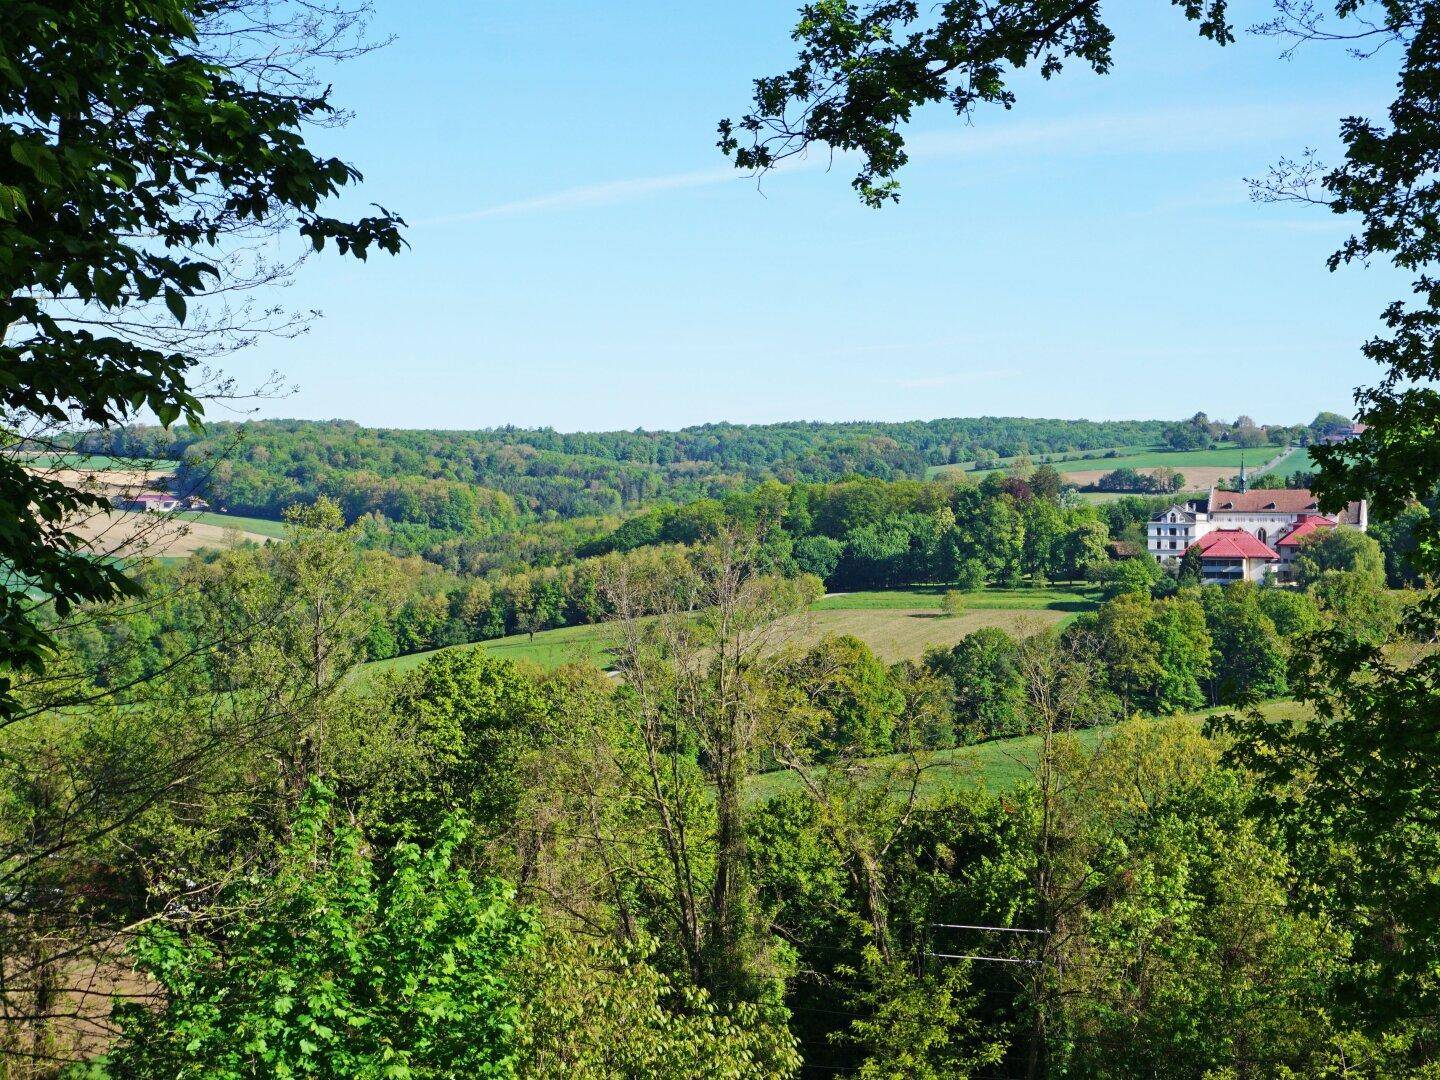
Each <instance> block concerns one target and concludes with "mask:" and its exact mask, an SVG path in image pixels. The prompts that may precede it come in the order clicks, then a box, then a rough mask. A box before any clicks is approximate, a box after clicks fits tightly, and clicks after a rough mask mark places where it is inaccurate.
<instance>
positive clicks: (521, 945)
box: [3, 467, 1440, 1077]
mask: <svg viewBox="0 0 1440 1080" xmlns="http://www.w3.org/2000/svg"><path fill="white" fill-rule="evenodd" d="M1152 508H1153V500H1146V499H1139V498H1136V499H1126V500H1122V501H1119V502H1116V503H1111V504H1107V505H1102V506H1094V505H1090V504H1088V503H1085V502H1083V501H1081V500H1079V499H1078V498H1077V497H1076V496H1074V495H1073V494H1069V493H1066V492H1065V491H1063V490H1061V489H1060V488H1059V487H1058V486H1056V485H1054V484H1053V482H1052V481H1051V480H1050V479H1049V477H1048V474H1047V473H1046V472H1045V471H1044V470H1043V467H1042V469H1032V470H1030V471H1029V472H1028V473H1023V472H1022V474H1015V473H1010V474H994V475H992V476H988V477H986V478H985V479H984V480H983V481H981V482H978V483H977V482H975V481H974V480H972V479H969V478H966V477H963V476H961V477H947V478H942V479H938V480H935V481H911V480H901V481H884V480H878V479H854V480H847V481H842V482H838V483H830V484H794V485H786V484H781V483H778V482H775V481H767V482H764V483H761V484H758V485H753V486H751V487H749V488H747V489H746V490H743V491H740V492H737V493H734V494H731V495H729V496H727V497H725V498H723V499H709V500H704V499H702V500H697V501H694V502H690V503H687V504H683V505H675V504H664V505H658V506H656V507H655V508H653V509H650V510H643V511H641V512H639V513H636V514H633V515H632V516H629V517H628V518H626V519H625V520H624V521H623V522H622V523H621V524H619V525H616V526H613V527H609V528H605V529H602V530H601V531H600V532H599V533H597V534H596V535H592V536H589V537H587V538H586V539H585V540H584V541H583V542H580V543H577V544H573V545H571V548H570V550H569V551H568V553H566V554H565V555H564V557H563V558H558V557H557V559H556V560H555V565H552V566H548V567H540V568H534V569H528V570H500V569H492V570H490V571H488V572H487V573H485V574H484V575H483V576H475V575H471V574H466V573H463V572H457V571H454V570H449V569H446V568H444V567H442V566H440V565H437V564H436V563H432V562H428V561H426V560H424V559H420V558H418V557H415V556H413V555H403V554H402V555H397V554H393V553H392V552H391V551H389V550H387V549H386V545H385V544H383V543H377V542H376V537H377V529H376V522H375V521H374V520H373V518H367V517H364V516H362V517H361V518H360V519H357V520H354V521H350V522H348V523H347V520H346V516H345V514H344V513H343V512H342V509H341V507H340V505H339V503H337V502H336V501H334V500H332V499H330V498H329V497H327V496H320V497H318V498H317V499H316V500H315V501H314V502H312V503H309V504H296V505H294V506H293V507H291V508H290V509H289V510H288V512H287V514H286V517H287V520H288V521H289V523H290V532H289V535H288V537H287V538H286V539H284V540H280V541H274V542H271V543H268V544H265V545H263V546H262V545H258V544H253V543H252V544H242V545H239V546H237V547H235V548H232V549H231V550H228V551H224V552H220V551H215V552H209V553H201V554H200V555H197V556H195V557H193V558H191V559H188V560H183V561H178V562H171V563H166V562H163V561H156V562H153V563H150V564H147V565H146V566H145V567H144V568H143V569H141V570H140V578H139V580H140V581H141V583H142V584H143V585H144V592H143V595H142V596H140V597H138V598H135V599H129V600H122V601H119V602H116V603H111V604H106V605H89V606H86V607H82V608H80V609H77V610H76V611H74V612H72V613H71V614H70V615H68V616H67V617H64V618H59V617H56V618H55V620H54V622H53V624H52V626H51V627H50V630H51V632H52V633H53V634H54V636H55V639H56V640H57V642H59V643H60V651H59V655H58V656H57V657H56V658H55V659H54V660H52V661H51V662H50V663H49V664H47V666H46V669H45V671H44V672H43V674H38V675H35V676H32V677H30V678H27V679H25V680H23V681H22V682H21V683H20V684H19V686H18V699H19V702H20V711H19V712H18V713H17V715H16V717H15V719H14V720H13V721H12V722H11V723H10V724H9V725H8V726H7V727H6V728H5V731H4V734H3V744H4V750H5V753H4V756H3V761H4V763H5V768H4V773H3V782H4V795H5V798H4V802H3V806H4V808H5V809H4V817H3V822H4V825H3V827H4V836H5V844H6V861H5V863H4V872H5V874H6V877H7V879H8V880H7V883H6V895H7V896H8V897H9V905H10V910H11V912H12V917H11V920H10V921H9V922H8V923H7V924H6V932H7V937H8V941H7V949H8V950H9V951H8V953H7V955H8V956H9V957H11V958H12V959H11V963H10V966H9V968H8V969H7V988H6V989H7V995H6V998H5V1000H6V1002H7V1008H8V1010H9V1011H8V1012H7V1015H6V1017H5V1026H4V1036H5V1040H6V1043H5V1048H6V1050H7V1051H8V1054H7V1057H6V1060H7V1062H8V1067H9V1069H10V1071H11V1073H12V1074H13V1075H17V1076H19V1075H29V1074H32V1073H33V1074H37V1075H48V1074H51V1073H53V1072H55V1071H56V1070H57V1069H59V1070H61V1071H63V1072H64V1074H65V1075H73V1076H85V1077H102V1076H104V1077H124V1076H134V1077H142V1076H143V1077H149V1076H157V1075H177V1076H182V1075H196V1076H199V1075H206V1076H214V1075H256V1074H257V1072H258V1073H260V1074H267V1075H272V1074H273V1075H279V1074H284V1073H285V1071H288V1072H289V1073H290V1074H293V1075H321V1076H337V1077H338V1076H353V1075H364V1074H366V1073H367V1071H371V1070H375V1069H378V1068H381V1067H382V1063H383V1068H390V1069H392V1072H391V1075H410V1076H458V1075H517V1076H555V1077H560V1076H566V1077H573V1076H595V1077H601V1076H651V1075H660V1076H676V1077H681V1076H695V1075H722V1076H735V1077H741V1076H746V1077H748V1076H761V1075H768V1076H785V1075H792V1074H796V1073H797V1072H804V1073H806V1074H807V1075H817V1076H818V1075H833V1074H836V1073H837V1072H844V1073H853V1074H855V1075H862V1076H935V1077H942V1076H943V1077H955V1076H959V1077H964V1076H974V1077H988V1076H1002V1075H1003V1076H1021V1075H1027V1076H1033V1075H1073V1076H1138V1075H1162V1074H1163V1075H1167V1076H1197V1077H1201V1076H1207V1077H1208V1076H1242V1075H1243V1076H1257V1077H1258V1076H1276V1075H1297V1076H1299V1075H1304V1076H1324V1075H1341V1074H1350V1075H1353V1074H1356V1073H1357V1072H1358V1073H1360V1074H1364V1075H1395V1076H1402V1075H1406V1076H1408V1075H1418V1074H1419V1071H1423V1069H1425V1068H1428V1067H1430V1063H1433V1062H1434V1061H1435V1060H1436V1055H1437V1053H1440V1046H1437V1044H1436V1040H1435V1038H1434V1031H1435V1027H1434V1025H1433V1024H1432V1023H1431V1022H1430V1017H1429V1015H1428V1013H1427V1010H1429V1009H1430V1008H1431V1005H1430V1004H1428V1003H1431V1002H1433V1001H1434V997H1433V995H1434V994H1435V991H1436V985H1435V983H1434V981H1433V971H1432V968H1431V967H1430V961H1429V955H1430V954H1429V952H1428V950H1430V949H1432V948H1434V942H1433V941H1432V940H1431V939H1430V937H1429V931H1428V930H1424V931H1420V932H1418V933H1417V932H1416V930H1417V929H1418V928H1419V927H1420V926H1421V925H1422V924H1423V921H1424V920H1423V918H1422V921H1421V922H1416V921H1413V920H1415V919H1416V918H1421V913H1422V912H1424V911H1426V910H1428V909H1426V908H1424V907H1423V906H1419V907H1417V906H1415V905H1423V903H1424V899H1423V896H1422V895H1421V894H1419V893H1415V892H1401V891H1398V890H1397V891H1396V892H1395V893H1393V894H1391V896H1392V897H1393V900H1394V905H1393V906H1390V905H1386V906H1383V907H1376V906H1374V905H1373V903H1371V902H1360V901H1359V897H1358V896H1357V893H1356V891H1355V890H1356V884H1357V876H1358V875H1359V874H1361V873H1362V871H1363V867H1362V865H1361V864H1360V863H1358V862H1357V860H1356V857H1355V850H1354V848H1353V847H1352V846H1351V844H1350V843H1348V842H1347V843H1344V844H1341V843H1336V842H1333V841H1332V840H1326V839H1325V837H1326V833H1325V832H1324V831H1323V830H1320V831H1318V832H1317V831H1316V830H1317V828H1318V827H1319V825H1321V824H1323V819H1322V820H1321V821H1318V822H1317V819H1316V814H1317V812H1318V806H1317V802H1318V799H1317V797H1316V796H1314V795H1313V794H1312V793H1313V792H1315V791H1316V789H1317V781H1316V778H1315V776H1314V774H1313V771H1312V768H1311V767H1310V766H1308V765H1304V764H1302V762H1303V761H1304V760H1305V759H1304V758H1303V757H1302V756H1301V755H1302V754H1303V751H1302V750H1301V749H1300V748H1298V747H1291V746H1290V744H1289V743H1288V742H1286V741H1284V740H1283V739H1282V740H1281V741H1279V742H1277V737H1278V736H1279V735H1280V734H1281V733H1284V738H1285V739H1289V738H1295V737H1300V736H1302V735H1303V734H1304V733H1305V732H1313V731H1315V730H1317V729H1318V728H1323V727H1326V726H1328V725H1339V724H1347V723H1349V724H1366V723H1369V722H1370V718H1371V714H1370V712H1369V710H1370V709H1371V708H1372V707H1373V706H1372V703H1371V702H1368V701H1367V700H1364V699H1363V698H1362V699H1358V700H1357V699H1355V698H1353V697H1351V696H1348V695H1343V694H1339V693H1337V692H1336V687H1337V686H1340V685H1343V684H1341V683H1338V682H1337V681H1336V680H1335V678H1334V671H1333V666H1334V665H1335V664H1337V663H1339V662H1341V660H1340V659H1339V658H1340V657H1341V656H1344V657H1345V658H1346V660H1345V661H1344V662H1346V663H1362V664H1367V665H1392V664H1393V665H1396V667H1395V668H1394V673H1395V677H1405V676H1404V672H1406V671H1407V670H1409V667H1408V666H1409V665H1410V664H1411V663H1412V662H1413V660H1414V659H1415V658H1416V657H1421V656H1424V655H1427V654H1428V653H1429V651H1430V641H1431V637H1430V636H1429V635H1428V634H1427V633H1425V632H1424V631H1423V630H1422V629H1417V627H1416V625H1414V623H1413V620H1410V619H1408V617H1407V612H1410V611H1412V610H1413V607H1414V600H1415V599H1418V597H1419V596H1420V595H1421V594H1420V593H1418V592H1415V591H1413V590H1411V589H1409V588H1405V589H1398V590H1397V589H1395V588H1392V587H1390V586H1391V585H1401V586H1408V585H1413V584H1414V583H1415V580H1416V579H1415V578H1414V575H1413V572H1412V571H1405V570H1398V569H1397V568H1399V567H1403V566H1405V565H1406V563H1405V551H1406V545H1407V543H1408V542H1409V537H1410V534H1411V532H1412V531H1413V524H1414V523H1413V522H1410V523H1409V524H1407V521H1408V519H1406V520H1402V521H1400V522H1398V523H1397V522H1391V523H1381V524H1378V525H1377V526H1376V527H1375V529H1374V531H1373V537H1374V538H1372V536H1367V535H1365V534H1359V533H1352V532H1348V531H1341V530H1331V531H1329V532H1328V533H1321V534H1317V536H1315V537H1313V538H1310V539H1308V540H1307V544H1306V549H1305V551H1304V553H1303V555H1302V556H1301V560H1300V563H1299V566H1298V568H1297V569H1298V576H1299V580H1300V585H1299V587H1297V588H1278V587H1264V588H1260V587H1255V586H1252V585H1248V584H1240V585H1232V586H1227V587H1220V586H1204V587H1201V586H1200V585H1199V583H1198V580H1196V579H1193V578H1191V579H1187V577H1186V576H1185V573H1184V572H1183V571H1182V574H1181V576H1180V577H1178V578H1177V577H1175V576H1172V575H1169V574H1167V573H1165V572H1163V571H1162V570H1161V569H1160V567H1159V566H1158V564H1157V563H1155V562H1154V560H1152V559H1151V558H1150V557H1148V556H1146V555H1143V554H1141V555H1139V556H1132V555H1130V552H1131V551H1132V550H1133V546H1132V545H1131V544H1129V543H1127V541H1126V538H1127V537H1130V536H1133V535H1134V534H1135V530H1136V529H1137V528H1143V523H1144V522H1145V521H1146V520H1147V519H1148V517H1149V514H1150V512H1151V510H1152ZM1428 513H1429V510H1428V509H1427V508H1426V507H1425V506H1424V505H1422V504H1417V505H1416V506H1415V507H1413V508H1412V511H1411V514H1410V516H1411V517H1415V516H1417V515H1426V514H1428ZM537 527H543V525H537ZM381 531H382V532H383V530H381ZM1376 538H1378V539H1376ZM1387 574H1388V575H1389V577H1390V578H1391V581H1390V582H1388V583H1387ZM1407 575H1408V576H1407ZM1397 577H1398V578H1399V580H1397ZM1062 580H1064V581H1076V582H1086V583H1087V584H1086V585H1084V586H1082V587H1083V588H1084V589H1085V590H1086V595H1088V596H1089V597H1091V598H1092V600H1091V602H1090V603H1087V604H1085V605H1083V606H1084V608H1085V609H1086V610H1081V611H1078V612H1076V613H1074V614H1073V615H1072V616H1071V617H1069V618H1068V619H1066V620H1065V621H1063V622H1061V623H1059V624H1053V623H1052V624H1050V625H1049V626H1046V625H1043V624H1037V625H1034V626H1025V625H1024V624H1023V623H1021V624H1017V626H1016V627H1015V629H1014V632H1007V631H1006V630H1004V629H1000V628H996V627H987V628H982V629H980V630H976V631H974V632H972V633H970V634H968V635H967V636H965V637H964V638H963V639H962V640H961V641H960V642H959V643H958V644H957V645H955V646H954V647H950V648H932V649H931V650H929V651H928V652H926V653H925V654H924V655H923V656H916V657H914V658H913V659H911V660H906V661H902V662H899V663H895V664H886V663H884V662H882V661H881V660H879V659H878V658H877V657H876V656H875V655H874V653H873V652H872V650H871V649H870V648H869V647H867V645H866V644H865V643H864V642H862V641H860V640H857V639H856V638H853V637H833V636H832V637H826V638H823V639H822V640H820V641H818V643H817V642H814V641H813V640H810V639H808V638H805V637H803V636H802V635H801V634H800V633H799V627H800V626H801V623H802V622H803V619H804V618H805V612H806V611H807V609H808V608H809V607H810V606H811V605H812V604H814V603H815V601H816V600H817V599H818V598H819V597H820V596H821V595H822V594H823V593H824V592H825V590H826V589H827V588H830V589H886V588H894V587H898V586H904V585H914V584H917V583H926V584H933V585H942V586H945V587H947V588H949V589H951V590H952V593H953V594H954V595H955V596H960V597H972V598H979V597H983V596H984V595H985V591H986V589H987V587H989V586H993V585H1005V586H1009V587H1011V588H1018V589H1028V588H1032V587H1033V588H1036V589H1043V588H1044V587H1045V586H1046V585H1048V584H1050V583H1052V582H1057V581H1062ZM948 595H950V594H947V596H948ZM937 617H939V616H938V615H937ZM601 621H603V622H606V623H608V624H609V626H610V628H611V630H612V633H611V635H610V638H609V639H608V640H609V641H610V646H609V650H608V652H607V659H608V661H609V662H610V665H611V667H612V671H611V672H610V673H609V674H608V675H607V674H606V673H603V672H601V671H600V670H599V668H598V667H597V666H596V665H595V664H593V663H584V664H571V665H565V666H561V667H559V668H557V669H555V670H551V671H542V670H541V669H539V668H537V667H533V666H531V665H527V664H519V665H517V664H513V663H511V662H509V661H506V660H503V659H497V658H494V657H492V656H489V655H487V653H486V652H485V651H484V650H483V649H480V648H469V649H466V648H452V649H447V650H445V651H442V652H439V653H436V654H435V655H433V656H430V657H429V658H427V659H425V660H424V661H423V662H422V663H420V664H418V665H417V666H414V667H412V668H410V669H409V670H406V671H397V672H383V671H371V670H369V669H367V668H365V667H364V666H363V665H364V663H365V662H366V661H369V660H373V659H377V658H382V657H386V656H389V655H392V654H394V653H395V652H398V651H411V650H415V649H424V648H430V647H435V646H442V645H452V644H458V643H461V642H472V641H480V640H482V639H484V638H486V637H493V636H497V635H499V634H502V633H507V632H514V631H519V632H522V633H523V632H535V631H537V630H541V629H544V628H547V627H552V626H559V625H565V624H580V623H591V622H601ZM1336 643H1343V644H1344V650H1343V652H1342V651H1334V650H1332V649H1331V648H1330V647H1331V646H1333V645H1335V644H1336ZM1386 670H1389V669H1388V668H1387V669H1386ZM1211 706H1224V707H1226V711H1218V712H1213V713H1211V714H1210V715H1209V716H1208V718H1205V719H1200V718H1196V717H1194V716H1193V715H1188V716H1187V715H1185V714H1193V713H1194V712H1195V711H1196V710H1201V709H1205V708H1208V707H1211ZM975 750H993V751H998V754H999V755H1000V756H1001V757H1003V764H1004V765H1005V766H1006V767H1004V768H1002V769H1000V770H998V771H997V770H994V769H987V768H986V767H985V766H984V765H983V764H982V763H981V762H980V760H979V759H978V758H977V757H974V756H971V752H972V751H975ZM995 760H999V757H997V756H995V755H992V758H991V761H992V763H993V762H994V761H995ZM1319 805H1323V806H1324V813H1325V814H1326V815H1327V816H1328V815H1344V814H1346V813H1347V808H1346V806H1345V805H1344V802H1343V800H1342V801H1341V802H1338V803H1334V804H1330V803H1320V804H1319ZM1375 842H1377V845H1378V846H1377V848H1376V856H1377V859H1379V858H1381V857H1382V854H1383V857H1384V860H1385V861H1384V863H1382V864H1380V865H1374V866H1372V867H1371V869H1372V870H1375V871H1377V872H1379V871H1380V868H1381V866H1382V865H1383V867H1384V869H1383V872H1384V873H1385V874H1387V875H1390V874H1402V875H1403V873H1404V865H1403V863H1402V864H1400V865H1398V866H1392V865H1391V864H1390V863H1389V859H1390V858H1391V857H1392V856H1394V855H1395V853H1396V851H1397V850H1398V848H1397V847H1396V845H1401V846H1403V845H1406V844H1408V843H1410V841H1409V840H1408V839H1407V838H1404V837H1401V836H1393V837H1391V836H1383V837H1376V838H1375ZM1407 905H1409V906H1407ZM1396 985H1402V986H1405V987H1406V990H1405V993H1403V994H1400V995H1398V996H1397V995H1392V994H1389V993H1387V995H1386V996H1384V997H1380V996H1377V994H1376V989H1377V987H1381V986H1387V987H1388V986H1396ZM27 1063H28V1064H27ZM66 1063H71V1064H66ZM377 1075H378V1073H377Z"/></svg>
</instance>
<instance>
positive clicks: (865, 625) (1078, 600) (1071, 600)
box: [364, 586, 1096, 672]
mask: <svg viewBox="0 0 1440 1080" xmlns="http://www.w3.org/2000/svg"><path fill="white" fill-rule="evenodd" d="M944 591H945V590H944V589H943V588H942V587H940V586H921V587H919V588H912V589H895V590H891V591H886V592H857V593H836V594H832V595H830V596H827V597H825V598H824V599H823V600H821V601H820V602H819V603H817V604H816V605H815V606H814V608H812V609H811V610H810V611H809V612H808V613H806V614H804V615H799V616H796V617H795V618H794V620H792V625H791V627H790V631H791V633H790V640H791V641H793V642H794V643H795V644H797V645H801V646H804V645H809V644H812V643H814V642H817V641H819V640H820V639H821V638H823V637H825V636H827V635H832V634H833V635H841V634H850V635H853V636H854V637H857V638H859V639H860V640H861V641H863V642H865V644H867V645H869V646H870V648H872V649H873V650H875V654H876V655H877V656H879V657H880V658H881V659H882V660H885V661H886V662H888V663H895V662H897V661H899V660H914V659H918V658H919V657H920V656H922V655H923V654H924V652H925V650H926V649H927V648H930V647H932V646H937V645H938V646H950V645H954V644H955V643H956V642H957V641H959V640H960V639H961V638H962V637H964V636H965V635H966V634H969V633H971V632H972V631H974V630H978V629H979V628H980V627H982V626H998V627H1000V628H1002V629H1004V630H1008V631H1010V632H1011V633H1024V632H1026V631H1029V630H1031V629H1040V628H1042V627H1045V626H1050V625H1054V624H1056V623H1060V622H1064V621H1066V620H1068V619H1071V618H1073V617H1074V616H1075V614H1076V613H1078V612H1081V611H1087V610H1089V609H1091V608H1093V607H1094V606H1095V604H1096V596H1095V593H1094V591H1093V590H1089V589H1064V588H1058V587H1052V588H1048V589H979V590H976V591H974V592H972V593H969V594H967V596H968V599H969V608H968V610H966V611H965V612H964V613H963V614H961V615H958V616H955V617H953V618H952V617H946V616H943V615H941V614H940V597H941V596H942V595H943V593H944ZM615 636H616V629H615V627H614V626H613V625H611V624H607V623H599V624H596V625H591V626H567V627H563V628H561V629H559V630H543V631H541V632H540V633H538V634H536V635H535V636H534V638H533V639H532V638H531V637H530V636H529V635H528V634H513V635H511V636H510V637H503V638H496V639H494V640H492V641H480V642H475V643H473V644H470V645H453V646H451V648H455V649H484V650H485V651H486V652H489V653H493V654H494V655H496V656H503V657H505V658H506V659H509V660H517V661H529V662H531V663H534V664H537V665H539V666H540V667H542V668H545V669H547V670H548V669H551V668H557V667H560V666H561V665H562V664H586V663H588V664H596V665H597V666H599V667H602V668H608V667H610V665H611V662H612V657H611V654H610V652H609V650H610V649H611V647H612V646H613V645H614V642H615ZM435 651H438V650H432V651H430V652H422V653H411V654H409V655H407V656H397V657H393V658H391V659H389V660H377V661H375V662H374V663H371V664H367V665H365V668H364V670H365V671H367V672H377V671H405V670H408V669H409V668H412V667H414V666H415V665H417V664H420V663H422V662H423V661H424V660H425V659H426V658H427V657H429V656H433V655H434V652H435Z"/></svg>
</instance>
